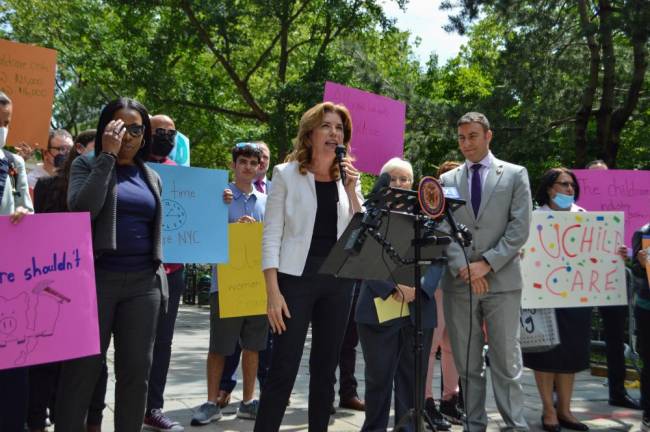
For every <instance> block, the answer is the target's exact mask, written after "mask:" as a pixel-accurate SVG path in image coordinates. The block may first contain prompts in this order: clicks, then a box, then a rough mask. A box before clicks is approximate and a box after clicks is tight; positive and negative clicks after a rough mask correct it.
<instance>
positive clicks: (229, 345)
mask: <svg viewBox="0 0 650 432" xmlns="http://www.w3.org/2000/svg"><path fill="white" fill-rule="evenodd" d="M260 158H261V151H260V149H259V147H258V146H254V145H251V144H248V143H242V144H238V145H236V146H235V147H233V149H232V160H233V162H232V170H233V173H234V181H233V182H231V183H230V184H229V185H228V187H229V188H230V190H231V191H232V202H231V203H230V205H229V207H228V222H229V223H236V222H239V223H250V222H260V221H262V220H264V207H265V206H266V194H263V193H260V192H258V191H257V190H255V188H254V187H253V180H254V179H255V177H256V176H257V167H258V165H259V163H260ZM260 270H261V269H260ZM212 280H213V282H212V288H211V290H210V349H209V353H208V360H207V379H208V400H207V402H205V403H204V404H203V405H201V406H200V407H199V409H198V410H197V411H196V412H195V414H194V416H193V417H192V425H195V426H197V425H205V424H209V423H210V422H212V421H215V420H219V419H220V418H221V416H222V414H221V409H220V408H219V406H218V404H217V402H218V395H219V382H220V381H221V375H222V374H223V371H224V364H225V360H226V357H227V356H229V355H231V354H232V353H233V352H234V351H235V347H236V345H237V343H238V342H239V343H240V344H241V347H242V370H243V381H244V397H243V400H242V402H241V403H240V404H239V408H238V410H237V417H239V418H246V419H255V417H256V415H257V400H255V399H253V394H254V390H255V376H256V374H257V367H258V362H259V351H263V350H264V349H266V343H267V336H268V320H267V318H266V315H257V316H252V317H237V318H219V299H218V294H217V289H218V287H217V278H216V267H213V278H212Z"/></svg>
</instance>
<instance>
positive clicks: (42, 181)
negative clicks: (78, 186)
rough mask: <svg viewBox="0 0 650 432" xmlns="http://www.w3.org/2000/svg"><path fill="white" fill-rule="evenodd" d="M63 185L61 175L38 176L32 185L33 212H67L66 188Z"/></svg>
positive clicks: (63, 181) (63, 180)
mask: <svg viewBox="0 0 650 432" xmlns="http://www.w3.org/2000/svg"><path fill="white" fill-rule="evenodd" d="M64 186H65V179H64V178H63V177H62V176H50V177H41V178H39V179H38V180H37V181H36V185H35V186H34V212H35V213H63V212H67V211H68V203H67V201H66V200H67V190H66V188H65V187H64Z"/></svg>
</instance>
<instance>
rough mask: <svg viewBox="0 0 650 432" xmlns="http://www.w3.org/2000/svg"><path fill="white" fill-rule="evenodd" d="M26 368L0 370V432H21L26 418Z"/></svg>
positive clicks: (27, 386)
mask: <svg viewBox="0 0 650 432" xmlns="http://www.w3.org/2000/svg"><path fill="white" fill-rule="evenodd" d="M28 369H29V368H27V367H21V368H15V369H6V370H0V431H2V432H23V430H24V427H25V420H26V418H27V398H28V388H29V385H28V382H27V377H28Z"/></svg>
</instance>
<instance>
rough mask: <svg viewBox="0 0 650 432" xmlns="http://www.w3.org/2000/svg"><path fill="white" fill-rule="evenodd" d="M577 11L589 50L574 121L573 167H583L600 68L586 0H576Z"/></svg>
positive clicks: (585, 159) (596, 43)
mask: <svg viewBox="0 0 650 432" xmlns="http://www.w3.org/2000/svg"><path fill="white" fill-rule="evenodd" d="M578 11H579V13H580V26H581V28H582V32H583V33H584V37H585V39H586V40H587V47H588V48H589V79H588V80H587V84H586V85H585V88H584V91H583V93H582V99H581V101H580V108H579V109H578V111H577V112H576V119H575V120H576V121H575V134H576V136H575V148H576V161H575V166H577V167H584V166H585V165H586V164H587V126H588V125H589V118H590V117H591V111H592V109H593V105H594V96H595V94H596V88H597V87H598V69H599V68H600V51H599V48H598V42H596V38H595V37H594V33H593V30H592V29H591V23H590V21H589V13H588V9H587V3H586V0H578Z"/></svg>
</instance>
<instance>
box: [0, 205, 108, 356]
mask: <svg viewBox="0 0 650 432" xmlns="http://www.w3.org/2000/svg"><path fill="white" fill-rule="evenodd" d="M0 238H2V247H0V369H8V368H13V367H19V366H28V365H33V364H40V363H48V362H53V361H59V360H66V359H72V358H78V357H84V356H89V355H93V354H98V353H99V328H98V324H97V297H96V292H95V271H94V267H93V250H92V238H91V234H90V217H89V215H88V213H60V214H59V213H50V214H39V215H29V216H26V217H25V218H24V219H23V220H22V221H21V222H20V223H19V224H17V225H12V224H11V223H10V222H9V217H6V216H3V217H0Z"/></svg>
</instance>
